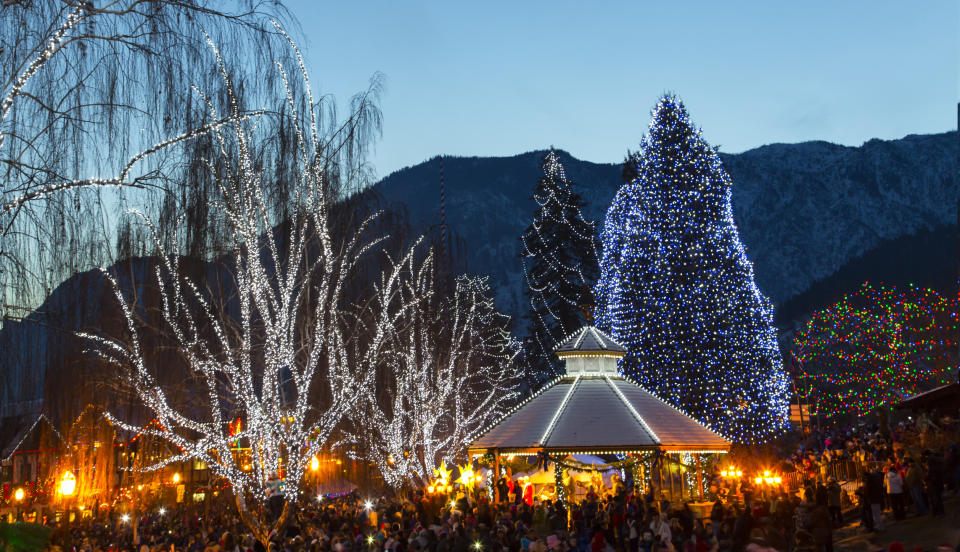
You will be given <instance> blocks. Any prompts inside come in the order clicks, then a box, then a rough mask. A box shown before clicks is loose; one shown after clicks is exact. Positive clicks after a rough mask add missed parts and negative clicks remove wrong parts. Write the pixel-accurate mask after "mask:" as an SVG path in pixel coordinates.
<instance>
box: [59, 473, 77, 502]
mask: <svg viewBox="0 0 960 552" xmlns="http://www.w3.org/2000/svg"><path fill="white" fill-rule="evenodd" d="M75 490H77V478H76V477H74V476H73V472H71V471H70V470H67V471H65V472H63V475H62V476H60V494H62V495H63V496H70V495H72V494H73V491H75Z"/></svg>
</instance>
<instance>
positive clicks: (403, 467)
mask: <svg viewBox="0 0 960 552" xmlns="http://www.w3.org/2000/svg"><path fill="white" fill-rule="evenodd" d="M435 270H436V269H435V266H434V263H433V262H432V259H431V258H427V260H426V261H424V262H423V263H422V264H421V265H419V266H414V264H413V262H412V261H411V263H410V272H411V273H412V277H411V278H410V279H408V280H407V283H406V284H405V285H404V286H403V288H402V289H401V290H400V293H399V294H398V298H399V300H400V301H401V302H405V303H409V304H411V305H412V307H411V309H410V311H409V312H408V313H407V315H406V316H404V317H403V318H402V319H401V320H400V321H398V323H397V324H394V325H393V326H392V332H391V334H390V336H389V337H388V341H389V342H390V343H391V347H390V350H389V352H388V353H387V354H385V355H383V357H382V359H381V360H382V362H381V370H380V372H381V374H382V376H380V377H378V378H377V383H378V385H377V386H375V387H370V388H368V389H367V394H366V395H365V400H364V404H363V407H362V408H360V409H358V410H357V411H356V415H355V416H354V417H353V418H354V419H353V428H354V431H352V432H351V434H350V435H349V436H348V438H347V441H349V442H352V443H355V444H357V445H358V446H357V447H356V450H358V451H359V455H360V456H361V457H362V458H364V459H366V460H369V461H372V462H374V463H375V464H376V465H377V467H378V468H379V469H380V472H381V473H382V474H383V477H384V480H385V481H386V482H387V484H389V485H391V486H392V487H394V488H399V487H401V486H403V485H405V484H411V483H412V484H418V483H419V484H420V485H424V484H426V483H427V482H428V481H429V480H430V478H431V476H432V474H433V470H434V469H435V468H437V467H438V466H440V465H441V464H443V463H446V465H452V464H453V463H454V461H455V460H460V459H462V458H464V457H465V456H466V454H465V453H466V447H467V445H469V444H470V439H471V438H472V437H474V436H476V434H477V433H479V432H480V431H481V430H482V429H484V428H485V427H486V426H487V425H489V424H490V423H492V422H493V421H495V420H496V419H498V418H499V417H500V416H502V414H503V412H504V411H505V409H506V408H507V407H508V406H510V405H512V404H513V403H514V402H515V401H516V397H517V393H516V390H515V388H516V386H517V382H518V377H517V370H516V368H515V367H514V363H513V358H514V352H513V347H512V346H511V342H510V333H509V331H508V322H509V317H507V316H506V315H503V314H501V313H499V312H497V310H496V306H495V305H494V301H493V293H492V291H491V289H490V286H489V285H488V284H487V282H486V279H485V278H477V277H469V276H459V277H457V278H455V279H454V281H453V282H452V285H450V286H438V285H436V280H435Z"/></svg>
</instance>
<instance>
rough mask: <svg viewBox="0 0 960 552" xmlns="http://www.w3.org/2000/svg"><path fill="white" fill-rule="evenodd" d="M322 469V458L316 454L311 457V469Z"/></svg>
mask: <svg viewBox="0 0 960 552" xmlns="http://www.w3.org/2000/svg"><path fill="white" fill-rule="evenodd" d="M319 469H320V459H319V458H317V457H316V456H314V457H313V458H311V459H310V470H311V471H317V470H319Z"/></svg>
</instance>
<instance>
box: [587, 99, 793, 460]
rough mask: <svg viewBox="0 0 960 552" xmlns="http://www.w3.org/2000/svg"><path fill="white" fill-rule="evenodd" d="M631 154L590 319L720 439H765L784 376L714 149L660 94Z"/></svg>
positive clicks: (626, 367) (629, 367)
mask: <svg viewBox="0 0 960 552" xmlns="http://www.w3.org/2000/svg"><path fill="white" fill-rule="evenodd" d="M633 162H634V165H635V168H636V177H635V178H634V179H633V180H632V181H630V182H628V183H626V184H624V185H623V187H621V188H620V190H619V191H618V192H617V195H616V197H615V198H614V200H613V203H612V204H611V206H610V208H609V210H608V211H607V218H606V221H605V224H604V228H603V233H602V235H601V241H602V245H603V254H602V257H601V260H600V280H599V282H598V284H597V287H596V295H597V308H596V310H595V314H596V317H597V321H598V326H600V327H601V328H603V329H605V330H607V331H608V332H610V333H611V334H612V335H613V336H614V337H615V338H616V339H617V340H618V341H620V342H621V343H623V344H624V346H625V347H627V349H628V350H629V354H628V355H627V356H626V357H625V358H624V360H623V361H622V362H621V370H623V371H624V372H625V373H626V374H627V375H629V376H632V377H634V378H635V379H637V380H638V382H639V383H641V384H642V385H643V386H645V387H646V388H648V389H650V390H651V391H653V392H654V393H656V394H657V395H658V396H660V397H661V398H663V399H664V400H666V401H668V402H670V403H672V404H674V405H676V406H678V407H680V408H681V409H683V410H685V411H686V412H687V413H689V414H690V415H692V416H693V417H695V418H697V419H698V420H700V421H702V422H703V423H705V424H706V425H708V426H709V427H711V428H712V429H714V430H716V431H718V432H720V433H721V434H723V435H726V436H727V437H728V438H731V439H733V440H735V441H739V442H758V441H763V440H766V439H768V438H770V437H772V436H773V435H775V434H777V433H778V432H780V431H781V430H782V429H783V428H784V425H785V423H786V417H787V400H786V397H787V379H786V375H785V373H784V371H783V368H782V365H781V359H780V352H779V349H778V346H777V340H776V335H775V332H774V327H773V308H772V306H771V305H770V302H769V301H768V300H767V298H766V297H764V296H763V295H762V294H761V293H760V290H759V289H757V286H756V285H755V284H754V281H753V266H752V264H751V263H750V261H749V260H748V259H747V256H746V253H745V252H744V248H743V245H742V244H741V242H740V238H739V235H738V233H737V228H736V225H735V224H734V221H733V210H732V207H731V204H730V194H731V188H732V182H731V180H730V177H729V176H728V175H727V173H726V171H725V170H724V168H723V165H722V162H721V160H720V156H719V155H718V153H717V152H716V150H715V149H714V148H712V147H711V146H709V145H708V144H707V142H706V141H705V140H704V139H703V138H702V137H701V135H700V130H699V129H696V128H695V127H694V126H693V124H692V123H691V121H690V119H689V116H688V114H687V111H686V109H685V108H684V106H683V104H682V103H681V102H680V100H679V99H677V98H676V97H674V96H664V97H663V98H661V100H660V101H659V103H658V104H657V106H656V108H655V109H654V111H653V120H652V122H651V123H650V128H649V132H648V134H647V135H646V136H645V137H644V139H643V141H642V142H641V147H640V151H638V152H637V153H636V154H635V155H634V159H633ZM625 172H626V171H625Z"/></svg>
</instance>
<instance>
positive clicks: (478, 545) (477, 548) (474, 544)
mask: <svg viewBox="0 0 960 552" xmlns="http://www.w3.org/2000/svg"><path fill="white" fill-rule="evenodd" d="M481 548H483V544H481V543H480V541H477V542H475V543H473V549H474V550H480V549H481Z"/></svg>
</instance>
